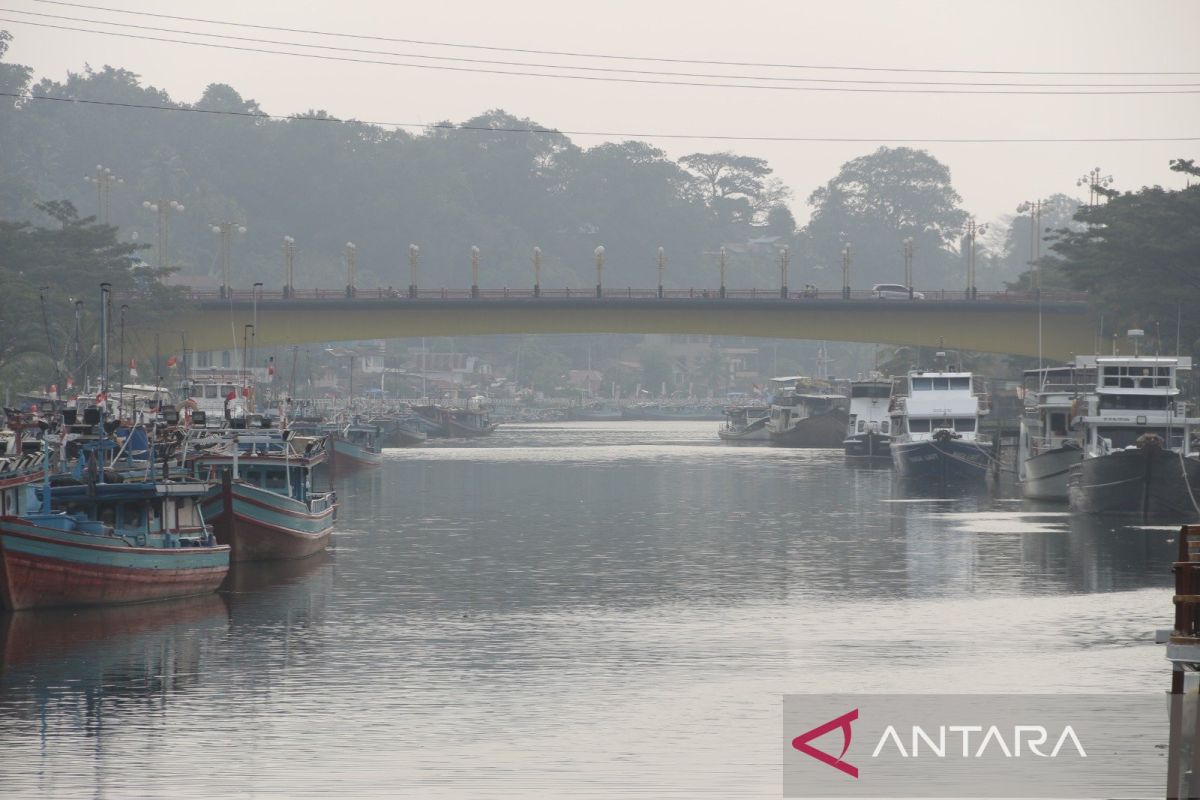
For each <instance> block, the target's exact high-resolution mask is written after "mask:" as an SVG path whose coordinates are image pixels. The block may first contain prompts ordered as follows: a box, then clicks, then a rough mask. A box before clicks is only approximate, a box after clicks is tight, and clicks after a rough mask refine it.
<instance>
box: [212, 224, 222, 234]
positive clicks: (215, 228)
mask: <svg viewBox="0 0 1200 800" xmlns="http://www.w3.org/2000/svg"><path fill="white" fill-rule="evenodd" d="M212 232H213V233H220V232H221V226H220V225H213V226H212Z"/></svg>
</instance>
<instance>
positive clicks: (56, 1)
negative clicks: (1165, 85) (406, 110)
mask: <svg viewBox="0 0 1200 800" xmlns="http://www.w3.org/2000/svg"><path fill="white" fill-rule="evenodd" d="M32 1H33V2H35V3H42V4H45V5H54V6H67V7H71V8H85V9H88V10H91V11H106V12H110V13H113V14H131V15H135V16H139V17H154V18H157V19H170V20H175V21H177V22H199V23H203V24H205V25H226V26H229V27H237V28H252V29H255V30H268V31H278V32H282V33H301V34H308V35H314V36H329V37H336V38H342V39H362V40H365V41H376V42H392V43H396V44H416V45H422V46H427V47H454V48H462V49H469V50H489V51H493V52H503V53H524V54H527V55H542V56H564V57H569V58H595V59H608V60H616V61H649V62H657V63H669V64H704V65H708V66H722V67H766V68H773V69H818V70H844V71H855V72H924V73H931V74H956V75H964V74H970V75H1093V76H1118V75H1126V76H1132V75H1200V71H1172V70H1146V71H1129V70H1124V71H1117V70H1111V71H1098V70H1082V71H1072V70H1005V69H945V68H918V67H866V66H847V65H833V64H785V63H773V62H755V61H719V60H713V59H691V58H667V57H662V56H630V55H619V54H613V53H588V52H578V51H569V50H536V49H531V48H520V47H496V46H492V45H480V44H466V43H461V42H440V41H432V40H427V39H403V38H399V37H391V36H379V35H369V34H359V33H342V32H336V31H318V30H312V29H310V28H288V27H283V26H278V25H255V24H252V23H248V22H230V21H228V20H218V19H207V18H204V17H184V16H179V15H174V14H158V13H154V12H151V11H131V10H129V9H124V8H113V7H111V6H98V5H91V4H87V3H69V2H65V1H64V0H32Z"/></svg>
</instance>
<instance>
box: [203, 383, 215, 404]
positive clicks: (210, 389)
mask: <svg viewBox="0 0 1200 800" xmlns="http://www.w3.org/2000/svg"><path fill="white" fill-rule="evenodd" d="M201 388H203V389H204V396H205V397H206V398H208V399H209V400H213V399H216V396H217V385H216V384H215V383H210V384H208V385H207V386H204V387H201Z"/></svg>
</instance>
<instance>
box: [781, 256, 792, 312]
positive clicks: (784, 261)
mask: <svg viewBox="0 0 1200 800" xmlns="http://www.w3.org/2000/svg"><path fill="white" fill-rule="evenodd" d="M791 261H792V255H791V253H789V252H788V249H787V248H786V247H785V248H783V251H782V252H781V253H780V254H779V296H780V297H781V298H782V299H784V300H787V296H788V265H789V264H790V263H791Z"/></svg>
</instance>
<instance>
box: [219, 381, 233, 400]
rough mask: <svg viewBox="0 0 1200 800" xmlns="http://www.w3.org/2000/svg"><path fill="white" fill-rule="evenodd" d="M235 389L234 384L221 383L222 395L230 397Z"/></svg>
mask: <svg viewBox="0 0 1200 800" xmlns="http://www.w3.org/2000/svg"><path fill="white" fill-rule="evenodd" d="M233 391H234V388H233V384H231V383H226V384H222V385H221V396H222V397H229V394H230V392H233Z"/></svg>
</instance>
